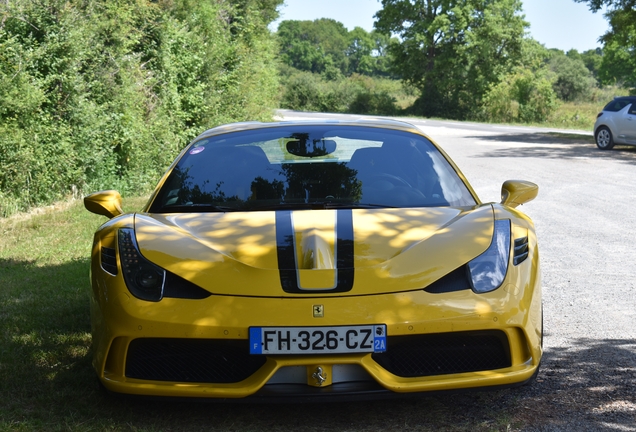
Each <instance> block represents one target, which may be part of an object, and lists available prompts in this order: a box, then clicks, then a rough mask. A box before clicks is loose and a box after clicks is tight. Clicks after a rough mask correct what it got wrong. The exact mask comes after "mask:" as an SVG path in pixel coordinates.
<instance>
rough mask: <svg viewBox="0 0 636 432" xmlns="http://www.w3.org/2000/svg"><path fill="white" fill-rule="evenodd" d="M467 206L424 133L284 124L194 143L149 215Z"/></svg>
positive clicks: (470, 200) (459, 184)
mask: <svg viewBox="0 0 636 432" xmlns="http://www.w3.org/2000/svg"><path fill="white" fill-rule="evenodd" d="M471 205H475V200H474V199H473V197H472V195H471V194H470V193H469V191H468V189H467V188H466V186H465V185H464V183H463V182H462V181H461V179H460V178H459V177H458V176H457V173H456V172H455V171H454V170H453V169H452V167H451V166H450V165H449V164H448V162H447V161H446V159H444V157H443V156H442V155H441V154H440V153H439V151H438V150H437V149H436V148H435V147H434V146H433V145H432V144H431V143H430V141H428V140H427V139H425V138H424V137H422V136H419V135H414V134H409V133H403V132H397V131H391V130H386V129H379V128H364V127H346V126H285V127H276V128H266V129H260V130H253V131H245V132H234V133H229V134H224V135H219V136H215V137H212V138H208V139H203V140H200V141H198V142H195V143H193V144H192V145H190V147H189V148H188V149H187V151H186V152H185V154H184V156H183V157H182V158H181V160H179V161H178V163H177V165H176V166H175V168H174V169H173V171H172V172H171V174H170V175H169V177H168V179H167V180H166V182H165V184H164V185H163V187H162V188H161V190H160V191H159V192H158V194H157V196H156V197H155V199H154V201H153V204H152V205H151V208H150V211H151V212H160V213H166V212H182V211H187V212H191V211H231V210H240V211H258V210H271V209H277V208H290V209H302V208H340V207H350V208H356V207H365V206H369V207H375V206H379V207H423V206H471Z"/></svg>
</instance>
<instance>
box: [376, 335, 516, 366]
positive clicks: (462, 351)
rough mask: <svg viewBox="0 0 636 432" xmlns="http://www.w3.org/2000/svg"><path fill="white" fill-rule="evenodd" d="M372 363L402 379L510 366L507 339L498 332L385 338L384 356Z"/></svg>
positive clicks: (377, 355)
mask: <svg viewBox="0 0 636 432" xmlns="http://www.w3.org/2000/svg"><path fill="white" fill-rule="evenodd" d="M373 360H375V361H376V362H377V363H378V364H379V365H380V366H382V367H383V368H384V369H386V370H387V371H389V372H391V373H392V374H394V375H397V376H400V377H405V378H412V377H422V376H432V375H447V374H454V373H462V372H477V371H487V370H494V369H501V368H505V367H510V366H511V360H510V347H509V345H508V338H507V337H506V335H505V333H504V332H502V331H498V330H495V331H479V332H457V333H437V334H430V335H417V336H393V337H388V338H387V350H386V352H384V353H377V354H373Z"/></svg>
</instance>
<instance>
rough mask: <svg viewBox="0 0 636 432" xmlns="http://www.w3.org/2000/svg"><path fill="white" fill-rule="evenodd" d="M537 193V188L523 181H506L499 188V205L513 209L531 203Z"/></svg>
mask: <svg viewBox="0 0 636 432" xmlns="http://www.w3.org/2000/svg"><path fill="white" fill-rule="evenodd" d="M538 193H539V186H537V185H536V184H534V183H532V182H529V181H524V180H506V181H505V182H504V184H503V185H502V186H501V204H503V205H505V206H508V207H512V208H515V207H517V206H518V205H520V204H525V203H527V202H529V201H532V200H533V199H535V198H536V197H537V194H538Z"/></svg>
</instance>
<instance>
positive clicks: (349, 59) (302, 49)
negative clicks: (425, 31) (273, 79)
mask: <svg viewBox="0 0 636 432" xmlns="http://www.w3.org/2000/svg"><path fill="white" fill-rule="evenodd" d="M277 36H278V39H279V43H280V59H281V61H282V62H283V63H284V64H286V65H289V66H292V67H294V68H296V69H298V70H301V71H306V72H313V73H319V74H323V75H324V76H325V77H327V78H328V79H337V78H339V77H340V76H349V75H352V74H361V75H368V76H387V75H388V74H389V72H388V69H389V67H388V63H389V58H388V54H387V49H386V48H387V46H388V44H389V41H390V38H389V37H388V36H386V35H383V34H381V33H379V32H375V31H372V32H367V31H366V30H364V29H363V28H361V27H356V28H354V29H353V30H352V31H348V30H347V29H346V28H345V27H344V25H343V24H342V23H340V22H338V21H335V20H333V19H327V18H321V19H317V20H315V21H293V20H288V21H282V22H281V23H280V24H279V26H278V31H277Z"/></svg>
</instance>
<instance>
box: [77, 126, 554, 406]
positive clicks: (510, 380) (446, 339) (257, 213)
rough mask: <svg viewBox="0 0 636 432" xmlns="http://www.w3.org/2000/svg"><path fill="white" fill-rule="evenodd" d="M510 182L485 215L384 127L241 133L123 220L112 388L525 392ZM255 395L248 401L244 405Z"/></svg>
mask: <svg viewBox="0 0 636 432" xmlns="http://www.w3.org/2000/svg"><path fill="white" fill-rule="evenodd" d="M537 191H538V187H537V186H536V185H535V184H533V183H530V182H525V181H516V180H511V181H507V182H505V183H504V184H503V187H502V201H501V203H482V202H481V201H480V200H479V198H477V195H476V194H475V192H474V191H473V189H472V188H471V186H470V185H469V184H468V182H467V181H466V179H465V178H464V176H463V175H462V174H461V172H460V171H459V169H458V168H457V167H456V166H455V165H454V164H453V162H452V161H451V160H450V159H449V158H448V156H447V155H446V154H445V153H444V152H443V151H442V150H441V149H440V148H439V147H438V146H437V145H436V144H435V143H433V142H432V141H431V140H430V139H429V138H428V137H427V136H425V135H424V134H422V133H421V132H420V131H419V130H418V129H417V128H415V127H414V126H412V125H410V124H407V123H402V122H397V121H389V120H386V121H385V120H360V121H346V122H338V121H315V122H314V121H312V122H280V123H237V124H231V125H226V126H220V127H216V128H214V129H210V130H208V131H206V132H204V133H203V134H201V135H200V136H199V137H197V138H196V139H195V140H194V141H193V142H192V143H191V144H189V145H188V146H187V147H186V148H185V149H184V150H183V152H182V153H181V154H180V155H179V156H178V157H177V159H176V160H175V162H174V163H173V164H172V165H171V166H170V168H169V169H168V171H167V172H166V174H165V175H164V176H163V178H162V179H161V181H160V182H159V185H158V186H157V188H156V189H155V191H154V193H153V194H152V196H151V197H150V199H149V201H148V203H147V204H146V206H145V207H144V208H143V210H141V211H140V212H137V213H123V212H122V210H121V198H120V196H119V194H118V193H117V192H115V191H102V192H97V193H94V194H92V195H89V196H87V197H86V198H85V205H86V208H87V209H88V210H89V211H91V212H93V213H97V214H101V215H105V216H107V217H109V218H110V220H109V221H108V222H106V223H105V224H104V225H102V226H101V227H100V228H99V229H98V231H97V232H96V234H95V239H94V243H93V250H92V265H91V284H92V297H91V318H92V319H91V321H92V334H93V350H94V358H93V366H94V368H95V370H96V372H97V375H98V377H99V379H100V381H101V383H102V384H103V385H104V387H105V388H106V389H107V390H109V391H112V392H116V393H127V394H136V395H151V396H172V397H174V396H182V397H200V398H252V399H255V398H257V399H261V398H265V399H271V400H281V399H282V398H293V399H295V400H302V399H303V398H313V397H318V398H322V397H326V398H338V397H343V398H366V397H376V396H380V397H381V396H386V395H390V394H393V393H405V392H427V391H438V390H450V389H467V388H475V387H497V386H511V385H518V384H523V383H526V382H528V381H530V380H531V379H532V378H533V376H534V375H535V374H536V372H537V371H538V368H539V363H540V360H541V355H542V330H543V329H542V311H541V278H540V270H539V251H538V247H537V239H536V236H535V230H534V226H533V223H532V221H531V220H530V219H529V218H528V217H527V216H525V215H524V214H523V213H521V212H519V211H518V210H516V207H517V206H518V205H519V204H523V203H525V202H528V201H530V200H532V199H533V198H534V197H536V195H537ZM248 400H249V399H248Z"/></svg>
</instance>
